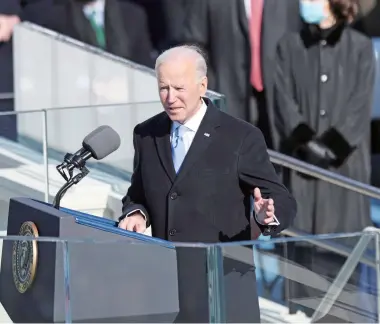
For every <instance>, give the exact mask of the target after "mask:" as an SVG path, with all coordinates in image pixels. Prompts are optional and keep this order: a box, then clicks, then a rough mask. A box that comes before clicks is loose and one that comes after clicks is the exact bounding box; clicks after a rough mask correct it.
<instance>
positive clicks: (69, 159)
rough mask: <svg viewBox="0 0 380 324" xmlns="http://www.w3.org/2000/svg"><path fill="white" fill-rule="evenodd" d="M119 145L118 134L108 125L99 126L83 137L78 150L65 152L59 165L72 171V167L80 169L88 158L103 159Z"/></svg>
mask: <svg viewBox="0 0 380 324" xmlns="http://www.w3.org/2000/svg"><path fill="white" fill-rule="evenodd" d="M119 147H120V136H119V134H118V133H116V132H115V131H114V130H113V128H112V127H110V126H107V125H103V126H99V127H98V128H96V129H95V130H93V131H92V132H91V133H90V134H88V135H87V136H86V137H85V138H84V139H83V142H82V148H81V149H80V150H78V151H77V152H75V153H74V154H70V153H67V154H66V155H65V157H64V162H63V163H62V164H61V166H62V168H67V169H68V171H72V170H73V169H74V168H78V169H81V168H83V167H84V165H85V163H86V161H87V160H88V159H90V158H94V159H95V160H101V159H104V158H105V157H106V156H108V155H110V154H111V153H113V152H114V151H116V150H117V149H118V148H119Z"/></svg>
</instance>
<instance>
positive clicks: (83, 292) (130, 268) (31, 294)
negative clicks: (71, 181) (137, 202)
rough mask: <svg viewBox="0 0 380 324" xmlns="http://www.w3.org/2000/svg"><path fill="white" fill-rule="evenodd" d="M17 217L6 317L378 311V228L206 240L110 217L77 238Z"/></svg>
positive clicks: (270, 318) (126, 318)
mask: <svg viewBox="0 0 380 324" xmlns="http://www.w3.org/2000/svg"><path fill="white" fill-rule="evenodd" d="M52 217H53V216H52ZM53 218H54V217H53ZM16 222H19V224H15V223H14V224H12V226H10V227H9V229H11V230H10V231H11V233H8V234H14V235H15V236H8V237H4V236H3V237H0V251H1V271H0V302H1V306H2V307H0V322H12V321H13V322H66V323H70V322H156V323H157V322H199V321H201V322H210V323H223V322H229V323H230V322H235V323H236V322H257V321H258V319H259V318H258V316H259V315H258V313H259V312H258V309H260V315H261V322H262V323H289V322H298V323H308V322H311V321H316V322H329V323H331V322H356V323H358V322H360V323H363V322H375V321H376V320H377V317H378V297H379V294H378V282H377V280H376V279H377V277H378V276H379V269H378V255H379V251H378V250H377V251H376V249H375V247H377V248H378V247H379V245H378V242H379V234H378V233H366V234H353V235H340V236H339V235H328V236H325V237H312V238H311V237H310V238H300V239H297V240H296V239H277V240H273V242H271V244H270V245H269V243H267V242H257V241H256V242H245V243H244V244H243V242H242V243H234V244H232V243H231V244H219V245H204V244H179V243H178V244H172V243H171V242H167V241H161V240H152V239H150V238H148V237H146V236H141V235H135V234H131V235H129V236H124V235H123V233H120V232H117V230H116V231H114V230H112V225H111V224H109V226H105V225H106V223H103V224H102V225H101V224H100V223H99V224H92V226H88V225H85V224H75V225H74V224H73V225H69V227H67V229H69V228H71V230H70V231H71V234H70V235H72V234H73V233H74V231H75V232H77V233H78V235H81V236H82V238H81V239H74V238H72V239H67V240H61V239H53V238H49V237H39V238H35V237H36V236H37V235H40V236H41V235H43V234H45V233H46V234H49V235H55V234H56V233H54V231H55V230H54V228H53V227H49V229H48V227H46V226H45V225H42V223H39V222H38V221H36V220H34V222H30V221H28V222H22V221H20V219H17V220H16ZM66 224H68V223H66ZM72 226H74V227H72ZM75 228H76V230H75ZM9 229H8V230H9ZM15 229H17V230H15ZM119 231H121V230H119ZM13 232H14V233H13ZM79 233H80V234H79ZM19 234H20V235H23V236H22V237H20V236H16V235H19ZM3 235H5V233H3ZM144 237H145V238H146V239H144ZM87 238H88V239H87ZM311 240H313V243H312V241H311ZM325 245H329V246H330V247H331V246H333V247H334V248H336V249H338V248H341V247H342V245H343V247H344V246H345V247H346V249H345V250H344V251H345V252H342V253H347V255H346V256H343V255H341V252H339V253H338V250H336V251H334V252H332V251H328V250H326V249H324V248H323V247H324V246H325ZM376 258H377V259H376ZM257 294H258V297H259V303H258V304H257V302H256V296H257ZM20 307H21V308H22V309H23V311H22V312H20ZM258 307H259V308H258Z"/></svg>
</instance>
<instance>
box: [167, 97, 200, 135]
mask: <svg viewBox="0 0 380 324" xmlns="http://www.w3.org/2000/svg"><path fill="white" fill-rule="evenodd" d="M206 110H207V105H206V103H205V102H204V100H203V99H202V105H201V108H200V109H199V110H198V111H197V112H196V114H195V115H194V116H193V117H191V118H190V119H189V120H188V121H186V122H185V123H184V124H183V125H184V126H186V127H187V128H188V129H190V130H191V131H193V132H195V133H196V132H197V130H198V128H199V126H200V124H201V122H202V120H203V117H204V116H205V114H206ZM179 126H181V124H180V123H179V122H177V121H174V122H173V124H172V132H173V131H174V130H175V129H176V128H177V127H179Z"/></svg>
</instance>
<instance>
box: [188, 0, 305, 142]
mask: <svg viewBox="0 0 380 324" xmlns="http://www.w3.org/2000/svg"><path fill="white" fill-rule="evenodd" d="M298 7H299V0H284V1H282V0H265V1H264V12H263V22H262V34H261V52H262V53H261V58H262V73H263V80H264V87H265V90H266V92H265V93H266V100H267V110H268V111H267V113H268V117H269V121H270V125H271V128H272V127H273V125H272V123H273V122H272V121H273V107H272V106H273V103H272V99H273V90H272V89H273V73H274V59H275V54H276V46H277V43H278V41H279V40H280V39H281V37H282V36H283V35H284V34H285V33H286V32H289V31H299V30H300V28H301V19H300V16H299V9H298ZM188 11H189V12H188V16H187V20H186V23H185V28H184V35H183V39H184V41H186V42H189V43H197V44H199V45H201V46H202V47H203V48H205V50H206V51H207V54H208V57H209V72H208V77H209V88H210V89H211V90H214V91H217V92H220V93H221V94H223V95H225V96H226V102H227V112H228V113H230V114H231V115H232V116H234V117H238V118H241V119H243V120H247V121H249V120H250V117H249V106H250V98H251V94H252V86H251V85H250V81H249V78H250V69H251V50H250V40H249V26H248V19H247V14H246V10H245V6H244V0H191V1H190V3H189V8H188ZM268 140H269V139H268ZM272 140H273V142H274V145H276V143H277V141H278V139H276V138H273V139H272ZM268 142H270V141H268Z"/></svg>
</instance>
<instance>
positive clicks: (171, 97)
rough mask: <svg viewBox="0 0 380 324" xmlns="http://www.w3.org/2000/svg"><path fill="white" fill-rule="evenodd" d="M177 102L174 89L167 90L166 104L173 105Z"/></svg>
mask: <svg viewBox="0 0 380 324" xmlns="http://www.w3.org/2000/svg"><path fill="white" fill-rule="evenodd" d="M176 100H177V93H176V91H175V89H169V92H168V97H167V101H168V103H174V102H176Z"/></svg>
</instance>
